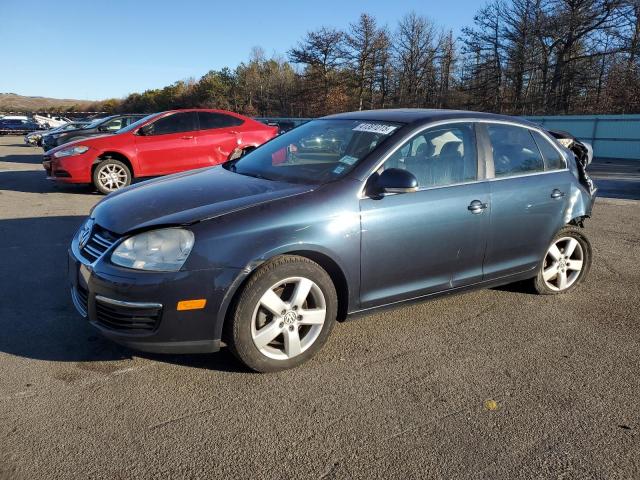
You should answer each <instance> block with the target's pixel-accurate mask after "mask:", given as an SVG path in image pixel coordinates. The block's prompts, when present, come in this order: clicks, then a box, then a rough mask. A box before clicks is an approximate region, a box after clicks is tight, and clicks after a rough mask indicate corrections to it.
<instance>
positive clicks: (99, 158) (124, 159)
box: [91, 150, 135, 178]
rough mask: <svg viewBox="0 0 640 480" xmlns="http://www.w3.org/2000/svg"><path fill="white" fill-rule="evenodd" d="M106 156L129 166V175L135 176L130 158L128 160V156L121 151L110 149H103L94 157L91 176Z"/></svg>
mask: <svg viewBox="0 0 640 480" xmlns="http://www.w3.org/2000/svg"><path fill="white" fill-rule="evenodd" d="M107 158H112V159H114V160H119V161H121V162H122V163H124V164H125V165H126V166H127V167H128V168H129V171H130V172H131V177H132V178H135V171H134V168H133V163H131V160H129V158H128V157H127V156H126V155H125V154H123V153H122V152H118V151H112V150H107V151H104V152H102V153H100V155H98V156H97V157H96V159H95V160H94V161H93V165H91V178H93V172H94V171H95V169H96V167H97V166H98V164H99V163H100V162H102V161H104V160H106V159H107Z"/></svg>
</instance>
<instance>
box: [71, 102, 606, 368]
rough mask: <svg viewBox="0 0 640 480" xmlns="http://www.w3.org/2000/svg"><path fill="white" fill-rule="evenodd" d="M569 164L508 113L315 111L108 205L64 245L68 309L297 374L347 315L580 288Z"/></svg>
mask: <svg viewBox="0 0 640 480" xmlns="http://www.w3.org/2000/svg"><path fill="white" fill-rule="evenodd" d="M317 139H320V141H317V142H316V143H317V145H318V146H317V148H309V145H313V144H314V140H317ZM327 139H331V141H327ZM580 168H581V164H579V163H578V162H577V161H576V158H575V155H574V154H573V153H572V152H571V151H570V150H568V149H566V148H565V147H563V146H562V145H560V144H559V143H558V142H557V141H556V140H555V139H554V138H553V136H551V135H550V134H549V133H548V132H546V131H545V130H543V129H541V128H540V127H538V126H537V125H534V124H532V123H528V122H526V121H521V120H517V119H514V118H511V117H504V116H498V115H491V114H483V113H471V112H460V111H444V110H380V111H367V112H356V113H344V114H339V115H332V116H328V117H324V118H321V119H318V120H314V121H311V122H309V123H307V124H305V125H302V126H300V127H298V128H296V129H294V130H292V131H290V132H288V133H286V134H284V135H281V136H280V137H277V138H275V139H273V140H271V141H270V142H268V143H266V144H264V145H263V146H261V147H259V148H257V149H256V150H254V151H253V152H251V153H249V154H247V155H246V156H243V157H241V158H238V159H234V160H231V161H228V162H226V163H225V164H223V165H222V166H216V167H212V168H205V169H200V170H196V171H190V172H185V173H182V174H177V175H173V176H170V177H164V178H160V179H156V180H150V181H147V182H143V183H140V184H138V185H135V186H131V187H128V188H124V189H123V190H120V191H118V192H116V193H114V194H111V195H109V196H108V197H107V198H106V199H104V200H103V201H101V202H100V203H99V204H98V205H97V206H96V207H95V208H94V209H93V211H92V212H91V214H90V217H89V218H88V219H87V221H86V223H85V224H84V225H83V226H82V227H81V228H80V230H79V231H78V232H77V234H76V235H75V237H74V238H73V241H72V243H71V247H70V250H69V275H70V281H71V285H72V287H71V293H72V299H73V302H74V304H75V306H76V308H77V310H78V311H79V312H80V313H81V314H82V315H83V316H84V317H87V318H88V321H89V322H90V323H91V324H92V325H94V326H95V327H96V328H97V329H98V330H99V331H100V332H102V333H103V334H104V335H106V336H107V337H109V338H111V339H113V340H115V341H116V342H119V343H122V344H124V345H127V346H130V347H132V348H135V349H140V350H146V351H151V352H172V353H190V352H192V353H196V352H213V351H216V350H218V348H219V347H220V344H221V342H224V343H226V344H227V345H228V346H229V347H230V348H231V349H232V351H233V352H234V353H235V354H236V355H237V357H238V358H239V359H240V360H241V361H243V362H244V363H245V364H246V365H248V366H249V367H250V368H252V369H254V370H257V371H261V372H267V371H275V370H280V369H284V368H290V367H294V366H296V365H299V364H300V363H302V362H304V361H305V360H307V359H309V358H310V357H312V356H313V355H314V354H315V353H316V352H318V350H319V349H320V348H321V347H322V345H323V344H324V343H325V341H326V340H327V337H328V336H329V334H330V332H331V329H332V327H333V325H334V323H335V321H336V320H341V319H344V318H347V317H348V316H352V315H355V314H360V313H366V312H371V311H373V310H374V309H378V308H381V307H388V306H399V305H401V304H402V303H404V302H408V301H413V300H417V299H428V298H432V297H434V296H437V295H441V294H448V293H453V292H461V291H464V290H467V289H472V288H480V287H491V286H496V285H501V284H505V283H509V282H514V281H520V280H527V279H531V281H532V283H533V287H534V288H535V289H536V290H537V291H538V292H539V293H541V294H559V293H567V292H570V291H571V290H573V289H574V288H576V287H577V286H578V285H579V284H580V283H581V282H582V281H583V280H584V278H585V276H586V275H587V273H588V271H589V267H590V264H591V246H590V243H589V240H588V238H587V235H586V234H585V230H584V228H583V222H584V220H585V219H586V218H587V217H589V216H590V214H591V208H592V203H593V199H594V197H595V188H594V187H593V184H592V183H588V182H585V181H584V180H581V179H584V177H585V174H584V172H581V171H580Z"/></svg>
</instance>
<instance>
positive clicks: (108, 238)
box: [80, 225, 120, 262]
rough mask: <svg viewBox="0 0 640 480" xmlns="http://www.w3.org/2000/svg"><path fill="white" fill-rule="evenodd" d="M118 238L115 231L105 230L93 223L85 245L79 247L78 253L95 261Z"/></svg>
mask: <svg viewBox="0 0 640 480" xmlns="http://www.w3.org/2000/svg"><path fill="white" fill-rule="evenodd" d="M118 239H120V237H119V236H118V235H116V234H115V233H112V232H110V231H109V230H105V229H104V228H102V227H100V226H98V225H94V227H93V230H92V231H91V236H90V237H89V240H88V241H87V243H86V244H85V246H84V247H82V248H81V249H80V253H81V254H82V256H83V257H84V258H86V259H87V260H89V261H90V262H95V261H96V260H98V259H99V258H100V257H102V255H104V253H105V252H106V251H107V250H109V248H111V246H112V245H113V244H114V243H115V242H116V241H118Z"/></svg>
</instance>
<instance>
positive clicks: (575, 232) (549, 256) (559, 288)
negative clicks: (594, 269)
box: [534, 226, 591, 295]
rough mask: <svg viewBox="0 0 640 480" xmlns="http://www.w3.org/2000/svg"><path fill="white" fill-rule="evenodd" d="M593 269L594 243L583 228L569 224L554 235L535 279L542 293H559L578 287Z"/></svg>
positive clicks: (536, 287) (535, 285) (538, 290)
mask: <svg viewBox="0 0 640 480" xmlns="http://www.w3.org/2000/svg"><path fill="white" fill-rule="evenodd" d="M590 268H591V244H590V243H589V239H588V238H587V237H586V235H585V234H584V232H583V231H582V229H580V228H578V227H574V226H567V227H565V228H563V229H562V230H560V231H559V232H558V234H557V235H556V236H555V237H554V239H553V241H552V242H551V245H550V246H549V248H548V250H547V253H546V254H545V257H544V259H543V261H542V265H541V266H540V271H539V272H538V275H537V276H536V278H535V279H534V287H535V289H536V291H537V292H538V293H540V294H545V295H555V294H558V293H565V292H568V291H569V290H572V289H574V288H575V287H577V286H578V285H579V284H580V283H581V282H582V281H583V280H584V278H585V277H586V275H587V273H588V272H589V269H590Z"/></svg>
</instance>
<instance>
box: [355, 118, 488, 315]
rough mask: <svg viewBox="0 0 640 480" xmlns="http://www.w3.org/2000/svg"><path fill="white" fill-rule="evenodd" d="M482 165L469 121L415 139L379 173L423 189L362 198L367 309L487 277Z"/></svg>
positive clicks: (362, 294)
mask: <svg viewBox="0 0 640 480" xmlns="http://www.w3.org/2000/svg"><path fill="white" fill-rule="evenodd" d="M483 166H484V162H478V155H477V148H476V139H475V131H474V125H473V123H466V122H465V123H451V124H446V125H442V126H437V127H432V128H429V129H427V130H425V131H422V132H420V133H418V134H417V135H416V136H414V137H413V138H412V139H411V140H409V141H408V142H407V143H406V144H404V145H403V146H401V147H400V149H398V150H397V151H396V152H395V153H394V154H393V155H391V157H389V159H388V160H387V161H386V162H385V163H384V165H383V166H382V167H381V168H380V170H378V172H376V173H378V174H379V173H381V172H382V171H383V170H384V169H385V168H402V169H405V170H408V171H410V172H411V173H413V175H414V176H415V177H416V179H417V180H418V185H419V190H418V191H417V192H412V193H403V194H385V195H383V196H380V195H374V196H371V197H369V196H364V198H362V199H361V200H360V210H361V222H362V253H361V291H360V299H361V306H362V308H368V307H373V306H376V305H381V304H387V303H393V302H396V301H401V300H404V299H409V298H414V297H418V296H421V295H426V294H429V293H433V292H438V291H442V290H447V289H451V288H455V287H459V286H463V285H468V284H471V283H475V282H479V281H480V280H481V279H482V260H483V255H484V250H485V243H486V231H487V227H488V224H489V211H488V203H489V185H488V183H487V182H484V181H482V178H483V176H484V168H483ZM374 175H376V174H374Z"/></svg>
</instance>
